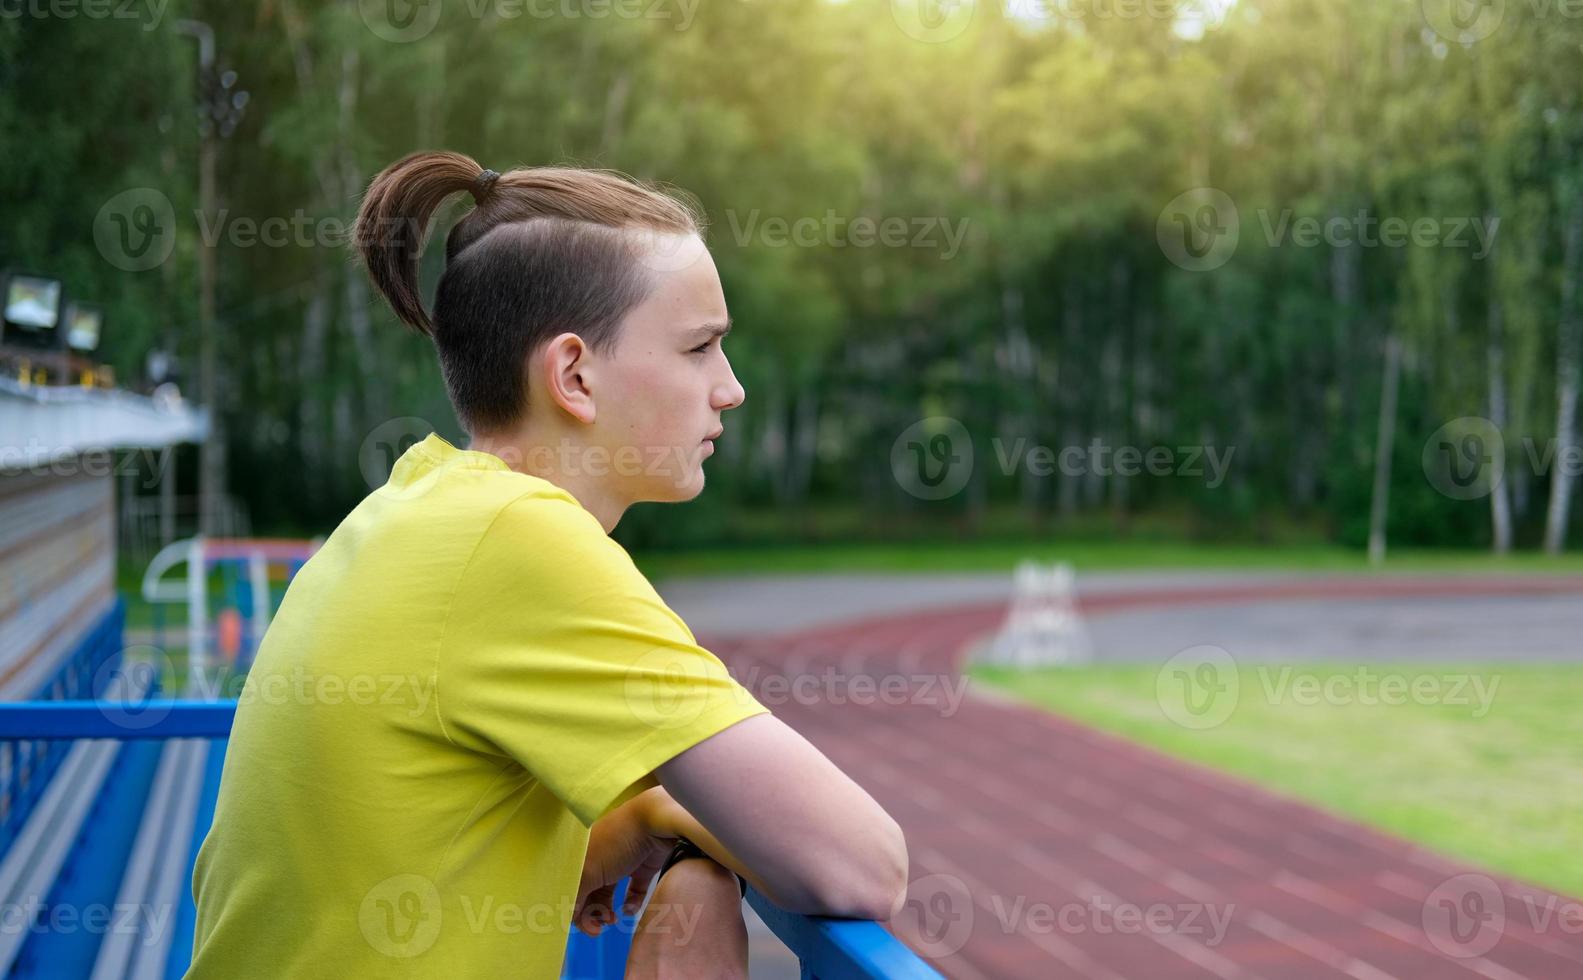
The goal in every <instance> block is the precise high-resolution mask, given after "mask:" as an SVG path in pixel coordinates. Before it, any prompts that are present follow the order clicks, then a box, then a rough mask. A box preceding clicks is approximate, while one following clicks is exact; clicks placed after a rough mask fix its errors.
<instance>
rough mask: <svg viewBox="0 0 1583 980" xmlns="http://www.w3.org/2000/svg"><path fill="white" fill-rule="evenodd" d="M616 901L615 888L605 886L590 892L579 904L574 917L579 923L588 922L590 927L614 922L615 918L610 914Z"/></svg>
mask: <svg viewBox="0 0 1583 980" xmlns="http://www.w3.org/2000/svg"><path fill="white" fill-rule="evenodd" d="M614 901H615V886H614V885H603V886H601V887H599V888H595V889H594V890H593V891H591V892H589V893H588V895H587V896H586V897H585V898H584V899H583V900H582V902H580V903H578V906H577V909H576V911H575V913H574V915H575V917H576V919H577V921H578V922H579V923H584V922H586V923H588V925H589V926H593V925H595V924H598V923H601V922H608V921H612V920H613V919H614V916H613V915H612V914H610V906H611V905H612V904H613V903H614ZM579 928H581V926H580V925H579ZM584 931H586V930H584Z"/></svg>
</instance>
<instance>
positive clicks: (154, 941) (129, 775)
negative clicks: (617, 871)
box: [0, 601, 940, 980]
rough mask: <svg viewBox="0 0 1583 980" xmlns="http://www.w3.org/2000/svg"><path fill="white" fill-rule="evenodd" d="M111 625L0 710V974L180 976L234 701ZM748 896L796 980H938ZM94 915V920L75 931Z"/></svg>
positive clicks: (578, 969) (839, 925) (106, 621)
mask: <svg viewBox="0 0 1583 980" xmlns="http://www.w3.org/2000/svg"><path fill="white" fill-rule="evenodd" d="M124 617H125V612H124V606H123V605H122V604H121V603H120V602H119V601H118V602H116V603H115V604H114V606H113V607H112V608H111V609H110V611H109V612H108V613H107V614H106V615H105V616H104V618H103V620H102V621H101V622H100V623H98V624H96V625H95V626H94V627H93V628H92V629H91V630H90V631H89V633H88V635H87V637H86V638H85V639H84V640H83V641H82V642H81V644H80V645H79V647H78V649H77V650H76V651H75V652H74V653H73V655H72V657H71V658H69V659H68V661H67V662H66V663H65V664H64V665H63V666H62V667H61V668H60V669H59V671H58V672H57V675H56V677H55V678H54V679H52V680H51V681H50V683H48V684H46V685H44V686H43V687H41V688H40V690H39V691H38V692H37V693H36V694H35V699H34V700H31V701H21V702H10V703H4V704H0V908H5V909H7V910H8V914H9V915H11V916H12V917H13V919H15V917H16V916H18V915H19V914H20V915H26V916H27V918H26V920H25V921H11V922H8V923H0V926H8V928H0V976H3V977H15V978H31V977H48V978H51V980H59V978H69V977H92V978H94V980H101V978H103V980H113V978H120V977H136V978H139V980H143V978H159V977H168V978H174V977H180V976H182V975H183V974H184V973H185V972H186V968H187V965H188V963H189V960H190V956H191V950H192V940H193V927H194V922H195V914H196V912H195V909H194V907H193V901H192V890H191V884H190V883H191V879H192V867H193V861H194V859H195V858H196V856H197V852H198V846H199V844H200V843H201V842H202V840H203V837H204V835H205V833H207V831H208V827H209V824H210V821H211V819H212V817H213V814H214V802H215V797H216V795H217V794H218V792H219V785H220V775H221V768H222V765H223V761H224V758H225V748H226V738H227V736H228V735H229V734H230V730H231V723H232V721H233V719H234V717H235V712H236V701H234V700H229V701H227V700H220V701H196V700H174V699H166V698H163V697H162V696H161V693H160V692H159V691H158V689H157V686H156V685H157V680H153V681H152V682H151V683H138V682H137V680H136V678H135V677H132V676H130V672H127V671H123V670H122V669H121V667H122V665H121V664H120V663H119V662H118V661H119V657H120V650H121V630H122V625H123V623H124ZM96 684H97V685H98V687H99V688H100V689H97V690H96V689H95V686H96ZM107 695H108V697H107ZM748 901H749V903H750V904H751V905H752V906H753V908H754V910H755V911H757V912H758V914H759V916H760V917H761V918H762V919H763V920H764V921H765V923H766V924H768V925H769V927H770V928H771V929H772V930H773V931H774V932H775V934H776V935H777V936H778V937H779V938H780V939H781V941H782V942H784V943H785V944H786V945H787V946H788V947H789V948H790V949H791V950H792V952H793V953H795V954H796V956H797V957H798V959H799V961H800V963H801V972H802V977H803V978H805V980H811V978H824V980H846V978H863V980H870V978H872V980H880V978H908V980H913V978H916V980H924V978H938V977H939V976H940V975H939V974H938V973H937V972H936V971H935V970H934V969H933V968H932V967H930V966H929V965H928V964H926V963H925V962H924V961H923V960H922V959H920V958H919V957H918V956H917V954H915V953H914V952H913V951H912V950H910V949H908V948H907V947H906V946H905V945H904V944H903V943H902V942H901V941H900V940H898V939H897V938H896V937H894V936H892V935H891V934H890V933H889V932H887V931H886V930H885V929H884V928H882V927H881V926H880V925H879V924H878V923H875V922H869V921H861V920H851V919H829V918H823V917H817V916H803V915H797V914H794V913H790V912H786V911H783V910H781V909H779V908H777V907H775V906H774V905H773V904H771V903H770V902H769V901H768V900H767V899H765V898H764V896H763V895H761V894H759V893H758V892H757V891H754V890H751V889H750V890H749V892H748ZM3 903H10V904H3ZM96 909H102V910H104V911H106V912H108V913H109V917H108V918H107V919H104V920H102V921H99V922H98V924H97V925H91V924H90V923H89V915H90V913H91V912H92V910H96ZM139 910H142V911H141V912H140V911H139ZM148 910H153V912H152V914H148ZM161 910H163V911H161ZM128 911H131V912H132V913H133V914H131V915H130V916H128V915H126V913H127V912H128ZM63 913H64V914H65V918H64V919H63ZM128 918H130V920H131V921H126V920H127V919H128ZM631 930H632V920H631V919H630V918H629V917H628V918H624V919H623V920H622V921H621V922H620V923H618V924H617V927H616V928H611V929H606V930H605V933H604V935H603V936H601V937H600V938H598V939H594V938H590V937H587V936H584V935H582V934H581V933H579V932H576V931H575V930H573V931H572V932H571V933H570V934H569V937H568V944H567V955H566V965H565V971H564V973H563V976H564V977H568V978H575V980H603V978H606V977H620V976H622V974H623V971H624V966H625V960H626V951H627V948H628V946H629V944H630V940H631Z"/></svg>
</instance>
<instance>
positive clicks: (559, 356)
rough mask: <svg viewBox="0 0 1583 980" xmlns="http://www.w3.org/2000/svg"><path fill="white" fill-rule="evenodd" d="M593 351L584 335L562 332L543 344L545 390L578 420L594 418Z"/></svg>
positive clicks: (585, 420) (585, 421)
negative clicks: (584, 340)
mask: <svg viewBox="0 0 1583 980" xmlns="http://www.w3.org/2000/svg"><path fill="white" fill-rule="evenodd" d="M591 353H592V352H591V351H590V349H589V347H588V345H587V344H585V343H584V342H583V338H581V337H579V336H577V335H576V334H574V333H563V334H560V335H559V336H557V337H555V338H554V339H552V340H550V341H549V342H548V343H547V344H545V345H544V355H543V360H542V361H540V364H542V365H543V367H542V369H541V374H542V380H543V383H544V390H545V391H546V392H547V393H548V394H549V396H550V399H551V400H552V401H554V402H555V404H556V405H559V406H560V408H561V410H562V411H563V412H565V413H566V414H568V415H570V416H572V417H573V418H575V419H577V420H578V421H579V422H584V423H590V424H591V423H592V422H593V421H594V392H593V377H592V368H593V361H592V358H591V356H590V355H591Z"/></svg>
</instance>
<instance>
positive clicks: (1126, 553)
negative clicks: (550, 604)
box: [634, 538, 1583, 581]
mask: <svg viewBox="0 0 1583 980" xmlns="http://www.w3.org/2000/svg"><path fill="white" fill-rule="evenodd" d="M634 558H635V560H636V561H637V563H638V567H639V568H641V569H642V570H643V573H644V574H645V575H647V576H648V577H649V578H650V579H653V580H655V581H658V580H660V579H664V578H670V577H674V576H686V575H755V574H757V575H768V574H788V573H807V572H973V571H1006V572H1009V571H1010V570H1011V569H1013V568H1015V567H1016V565H1017V562H1019V561H1021V560H1023V559H1028V558H1031V559H1036V560H1038V561H1045V562H1051V561H1067V562H1071V563H1072V564H1073V566H1075V567H1076V568H1077V570H1078V571H1079V572H1085V571H1105V570H1126V569H1183V568H1186V569H1191V568H1206V569H1238V568H1248V569H1291V570H1299V571H1338V572H1340V571H1355V572H1366V571H1371V568H1370V566H1369V564H1368V560H1367V558H1366V556H1365V555H1364V554H1363V553H1362V552H1361V551H1356V550H1353V549H1350V548H1343V547H1340V546H1337V545H1325V544H1292V545H1281V546H1270V545H1264V546H1260V545H1253V544H1236V545H1215V544H1207V543H1194V542H1184V541H1155V540H1068V539H1060V538H1056V539H1052V540H1046V541H1030V540H996V541H929V542H919V543H914V544H889V543H861V542H853V543H847V542H842V543H835V544H821V545H752V546H743V547H736V548H707V549H698V550H686V551H682V550H677V551H640V552H637V553H636V554H634ZM1383 570H1384V571H1386V572H1404V571H1466V572H1480V571H1483V572H1496V571H1512V572H1579V573H1583V554H1568V555H1562V556H1560V557H1556V558H1551V557H1548V556H1545V555H1540V554H1531V553H1522V554H1517V555H1512V556H1509V557H1506V558H1501V559H1497V558H1495V557H1494V556H1492V555H1490V554H1489V553H1488V552H1485V551H1401V552H1397V553H1395V554H1393V555H1392V556H1391V558H1390V559H1389V560H1388V561H1387V562H1386V564H1385V565H1384V566H1383Z"/></svg>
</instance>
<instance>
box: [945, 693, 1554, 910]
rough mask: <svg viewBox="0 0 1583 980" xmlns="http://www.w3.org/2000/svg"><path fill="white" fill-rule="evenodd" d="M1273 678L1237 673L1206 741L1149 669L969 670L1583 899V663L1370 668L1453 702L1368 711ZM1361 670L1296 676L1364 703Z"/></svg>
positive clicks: (1030, 697) (1099, 724)
mask: <svg viewBox="0 0 1583 980" xmlns="http://www.w3.org/2000/svg"><path fill="white" fill-rule="evenodd" d="M1279 670H1280V668H1279V667H1275V666H1271V667H1264V668H1259V667H1246V666H1244V667H1243V668H1241V670H1240V671H1239V675H1240V676H1239V680H1240V686H1239V689H1238V694H1237V696H1236V698H1235V701H1234V704H1235V708H1234V709H1233V710H1232V711H1231V714H1230V716H1229V717H1228V718H1226V720H1225V721H1224V722H1223V723H1221V724H1219V725H1218V726H1215V727H1210V728H1206V729H1202V730H1194V729H1190V728H1186V727H1183V726H1182V725H1179V724H1177V723H1175V722H1173V721H1171V720H1170V719H1169V718H1168V717H1167V716H1166V714H1165V711H1164V710H1163V709H1162V707H1161V696H1160V695H1159V694H1158V693H1157V687H1156V683H1157V677H1158V674H1159V668H1158V667H1157V666H1153V665H1151V666H1125V667H1109V666H1107V667H1083V668H1075V669H1043V670H1036V671H1028V672H1017V671H1013V670H1009V669H1004V668H991V667H978V668H974V670H973V672H972V673H973V676H974V678H975V679H976V680H979V681H983V682H985V683H987V684H990V685H992V686H994V687H996V688H998V689H1001V690H1003V691H1004V692H1006V693H1008V694H1010V695H1012V696H1014V697H1017V698H1020V699H1023V700H1026V701H1028V702H1031V703H1033V704H1037V705H1040V706H1042V707H1045V708H1048V709H1050V710H1052V711H1055V712H1056V713H1058V714H1062V715H1066V716H1068V717H1070V718H1074V719H1077V720H1079V721H1083V722H1086V723H1088V724H1091V725H1093V726H1094V727H1096V728H1100V729H1104V730H1107V731H1111V732H1115V733H1117V734H1120V735H1123V736H1126V737H1128V738H1130V739H1133V740H1134V741H1137V742H1140V743H1143V744H1145V745H1149V746H1152V747H1154V748H1156V749H1159V750H1161V751H1163V752H1166V753H1168V754H1171V755H1175V756H1179V757H1181V758H1184V759H1190V760H1193V761H1195V762H1199V763H1203V764H1205V765H1208V766H1211V767H1213V768H1216V769H1219V770H1222V771H1225V772H1228V773H1233V774H1235V775H1238V776H1241V777H1244V778H1246V779H1249V780H1251V781H1254V782H1257V783H1259V784H1262V785H1264V786H1267V787H1270V788H1271V789H1274V790H1278V791H1281V792H1285V793H1287V794H1290V795H1292V796H1295V797H1299V798H1301V799H1304V800H1307V801H1309V802H1311V803H1314V804H1317V805H1318V806H1320V807H1322V808H1324V809H1327V810H1330V811H1332V812H1334V813H1338V814H1342V815H1345V816H1349V817H1352V818H1354V819H1357V820H1359V821H1362V822H1363V823H1367V824H1371V825H1373V826H1375V827H1379V828H1381V829H1384V830H1387V831H1390V832H1392V833H1395V834H1397V835H1399V836H1401V837H1405V838H1407V839H1409V840H1413V841H1416V842H1419V843H1421V844H1424V845H1426V846H1428V847H1430V848H1432V849H1434V850H1436V851H1439V852H1441V853H1444V854H1447V855H1451V856H1455V857H1459V858H1462V859H1464V860H1466V861H1469V862H1471V863H1473V864H1475V865H1479V866H1482V867H1485V868H1489V869H1492V870H1495V871H1498V872H1503V873H1506V874H1510V875H1513V876H1515V877H1518V878H1522V879H1526V880H1528V881H1531V882H1534V883H1537V884H1541V885H1544V886H1547V887H1549V888H1552V889H1555V890H1557V891H1560V892H1562V893H1564V894H1569V895H1574V896H1577V895H1583V862H1580V861H1579V860H1578V859H1577V858H1578V855H1579V854H1580V853H1583V820H1580V819H1578V814H1579V813H1583V749H1580V747H1583V713H1580V712H1579V710H1578V706H1579V705H1580V704H1583V665H1570V664H1568V665H1522V666H1513V665H1509V664H1490V665H1468V664H1443V665H1425V664H1410V665H1394V666H1393V665H1388V664H1379V665H1370V666H1369V667H1368V670H1369V671H1371V672H1372V676H1373V678H1374V681H1373V683H1375V684H1378V682H1379V679H1380V678H1382V677H1384V676H1387V675H1397V676H1401V677H1404V678H1407V679H1408V681H1409V682H1410V681H1411V680H1412V679H1413V678H1418V677H1431V678H1436V679H1440V682H1441V686H1440V688H1439V689H1440V691H1441V692H1443V694H1444V696H1442V697H1438V698H1437V697H1433V696H1431V697H1425V698H1422V699H1412V698H1409V699H1408V703H1405V704H1383V703H1373V704H1366V703H1362V702H1363V700H1364V699H1363V698H1362V697H1356V696H1350V695H1348V694H1346V690H1347V688H1339V687H1338V688H1337V691H1338V692H1340V693H1341V695H1342V696H1340V697H1337V698H1332V699H1325V698H1319V699H1317V700H1318V702H1319V703H1313V702H1314V701H1315V699H1313V698H1305V699H1304V703H1296V702H1294V689H1293V688H1291V687H1283V686H1282V685H1281V675H1280V673H1279ZM1357 670H1358V668H1357V667H1355V666H1336V665H1334V664H1323V665H1293V671H1294V675H1293V676H1295V675H1312V676H1313V677H1315V678H1317V679H1318V681H1319V682H1320V683H1325V682H1327V681H1328V682H1329V683H1335V684H1339V683H1341V682H1339V681H1333V680H1329V679H1331V678H1336V677H1343V678H1347V679H1348V688H1350V690H1352V691H1361V690H1363V688H1361V687H1359V686H1358V685H1357V684H1356V683H1355V681H1356V678H1357ZM1458 676H1463V677H1467V676H1476V677H1478V678H1480V679H1481V680H1482V681H1483V683H1484V685H1485V690H1486V691H1487V692H1490V693H1492V696H1491V697H1489V698H1488V699H1487V704H1488V710H1487V712H1486V713H1484V714H1483V715H1482V716H1480V712H1479V700H1480V699H1479V697H1478V695H1477V694H1476V692H1475V690H1474V689H1473V688H1472V687H1471V685H1470V686H1469V687H1467V688H1465V689H1464V690H1463V692H1462V697H1463V698H1465V700H1467V701H1468V702H1470V703H1468V704H1457V703H1450V702H1452V701H1453V699H1454V697H1455V696H1456V691H1455V690H1454V688H1453V686H1452V679H1454V678H1456V677H1458ZM1422 683H1425V684H1426V685H1427V684H1428V683H1429V682H1427V681H1425V682H1422ZM1169 690H1170V689H1169V688H1167V691H1168V692H1169ZM1375 690H1376V691H1378V690H1379V688H1377V687H1376V688H1375ZM1272 692H1275V693H1273V694H1272ZM1170 697H1171V695H1170V694H1169V693H1167V694H1166V696H1165V698H1166V700H1167V701H1169V700H1170ZM1327 700H1328V701H1329V703H1326V702H1327ZM1418 701H1422V702H1423V703H1417V702H1418Z"/></svg>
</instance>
